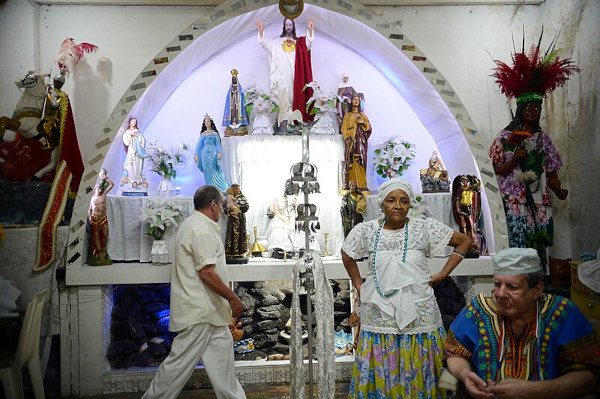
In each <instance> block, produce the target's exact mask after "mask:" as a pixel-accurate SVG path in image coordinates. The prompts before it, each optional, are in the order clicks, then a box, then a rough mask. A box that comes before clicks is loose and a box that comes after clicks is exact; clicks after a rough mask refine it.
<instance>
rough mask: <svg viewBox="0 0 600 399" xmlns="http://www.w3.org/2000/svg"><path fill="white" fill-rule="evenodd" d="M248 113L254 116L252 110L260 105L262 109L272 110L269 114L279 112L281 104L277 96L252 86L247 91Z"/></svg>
mask: <svg viewBox="0 0 600 399" xmlns="http://www.w3.org/2000/svg"><path fill="white" fill-rule="evenodd" d="M244 100H245V103H246V111H248V115H250V114H252V108H253V107H254V106H255V105H259V106H260V107H261V108H270V109H269V113H273V112H277V110H278V109H279V102H278V101H277V96H276V95H275V94H273V93H270V92H267V91H264V90H263V89H259V88H257V87H255V86H250V87H249V88H248V89H246V94H245V99H244Z"/></svg>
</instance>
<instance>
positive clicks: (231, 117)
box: [223, 68, 250, 137]
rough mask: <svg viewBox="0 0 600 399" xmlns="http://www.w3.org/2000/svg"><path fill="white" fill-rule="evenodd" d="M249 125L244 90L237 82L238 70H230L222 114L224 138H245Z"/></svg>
mask: <svg viewBox="0 0 600 399" xmlns="http://www.w3.org/2000/svg"><path fill="white" fill-rule="evenodd" d="M249 124H250V120H249V118H248V112H247V111H246V104H245V98H244V90H243V89H242V85H241V83H240V82H239V80H238V70H237V69H235V68H234V69H232V70H231V85H230V86H229V90H228V91H227V99H226V100H225V111H224V112H223V126H226V127H225V137H230V136H245V135H247V134H248V129H247V128H246V126H248V125H249Z"/></svg>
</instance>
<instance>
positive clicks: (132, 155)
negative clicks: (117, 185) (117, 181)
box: [121, 118, 148, 189]
mask: <svg viewBox="0 0 600 399" xmlns="http://www.w3.org/2000/svg"><path fill="white" fill-rule="evenodd" d="M123 145H124V146H125V153H126V156H125V162H124V163H123V177H122V179H121V183H122V185H125V186H131V188H133V189H137V188H138V187H141V188H143V189H146V188H148V183H146V177H145V176H144V174H143V171H144V160H145V159H146V158H147V157H148V153H147V152H146V139H145V138H144V135H143V134H142V131H141V130H140V129H139V128H138V121H137V119H136V118H129V127H128V128H127V129H126V130H125V131H124V132H123Z"/></svg>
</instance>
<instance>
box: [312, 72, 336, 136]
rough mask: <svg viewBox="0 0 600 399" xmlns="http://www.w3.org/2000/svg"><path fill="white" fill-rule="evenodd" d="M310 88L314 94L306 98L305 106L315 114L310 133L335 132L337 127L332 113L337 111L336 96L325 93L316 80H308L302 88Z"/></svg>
mask: <svg viewBox="0 0 600 399" xmlns="http://www.w3.org/2000/svg"><path fill="white" fill-rule="evenodd" d="M309 87H310V88H312V89H313V90H314V94H313V96H312V97H311V98H309V99H308V102H307V103H306V108H307V109H310V107H311V106H312V109H311V110H310V113H311V114H314V115H315V118H314V122H315V123H314V124H313V125H312V126H311V128H310V133H311V134H337V130H338V127H337V126H336V123H335V122H334V119H333V117H332V114H335V113H337V112H338V111H337V104H338V102H339V101H338V96H337V95H335V94H333V93H331V94H325V93H323V91H322V90H321V87H320V86H319V84H318V83H317V82H314V81H313V82H310V83H309V84H307V85H306V86H304V88H305V89H306V88H309Z"/></svg>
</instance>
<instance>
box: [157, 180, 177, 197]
mask: <svg viewBox="0 0 600 399" xmlns="http://www.w3.org/2000/svg"><path fill="white" fill-rule="evenodd" d="M176 194H177V192H176V190H175V184H174V183H173V179H172V178H170V177H163V178H162V180H161V181H160V183H159V184H158V196H159V197H172V196H174V195H176Z"/></svg>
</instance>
